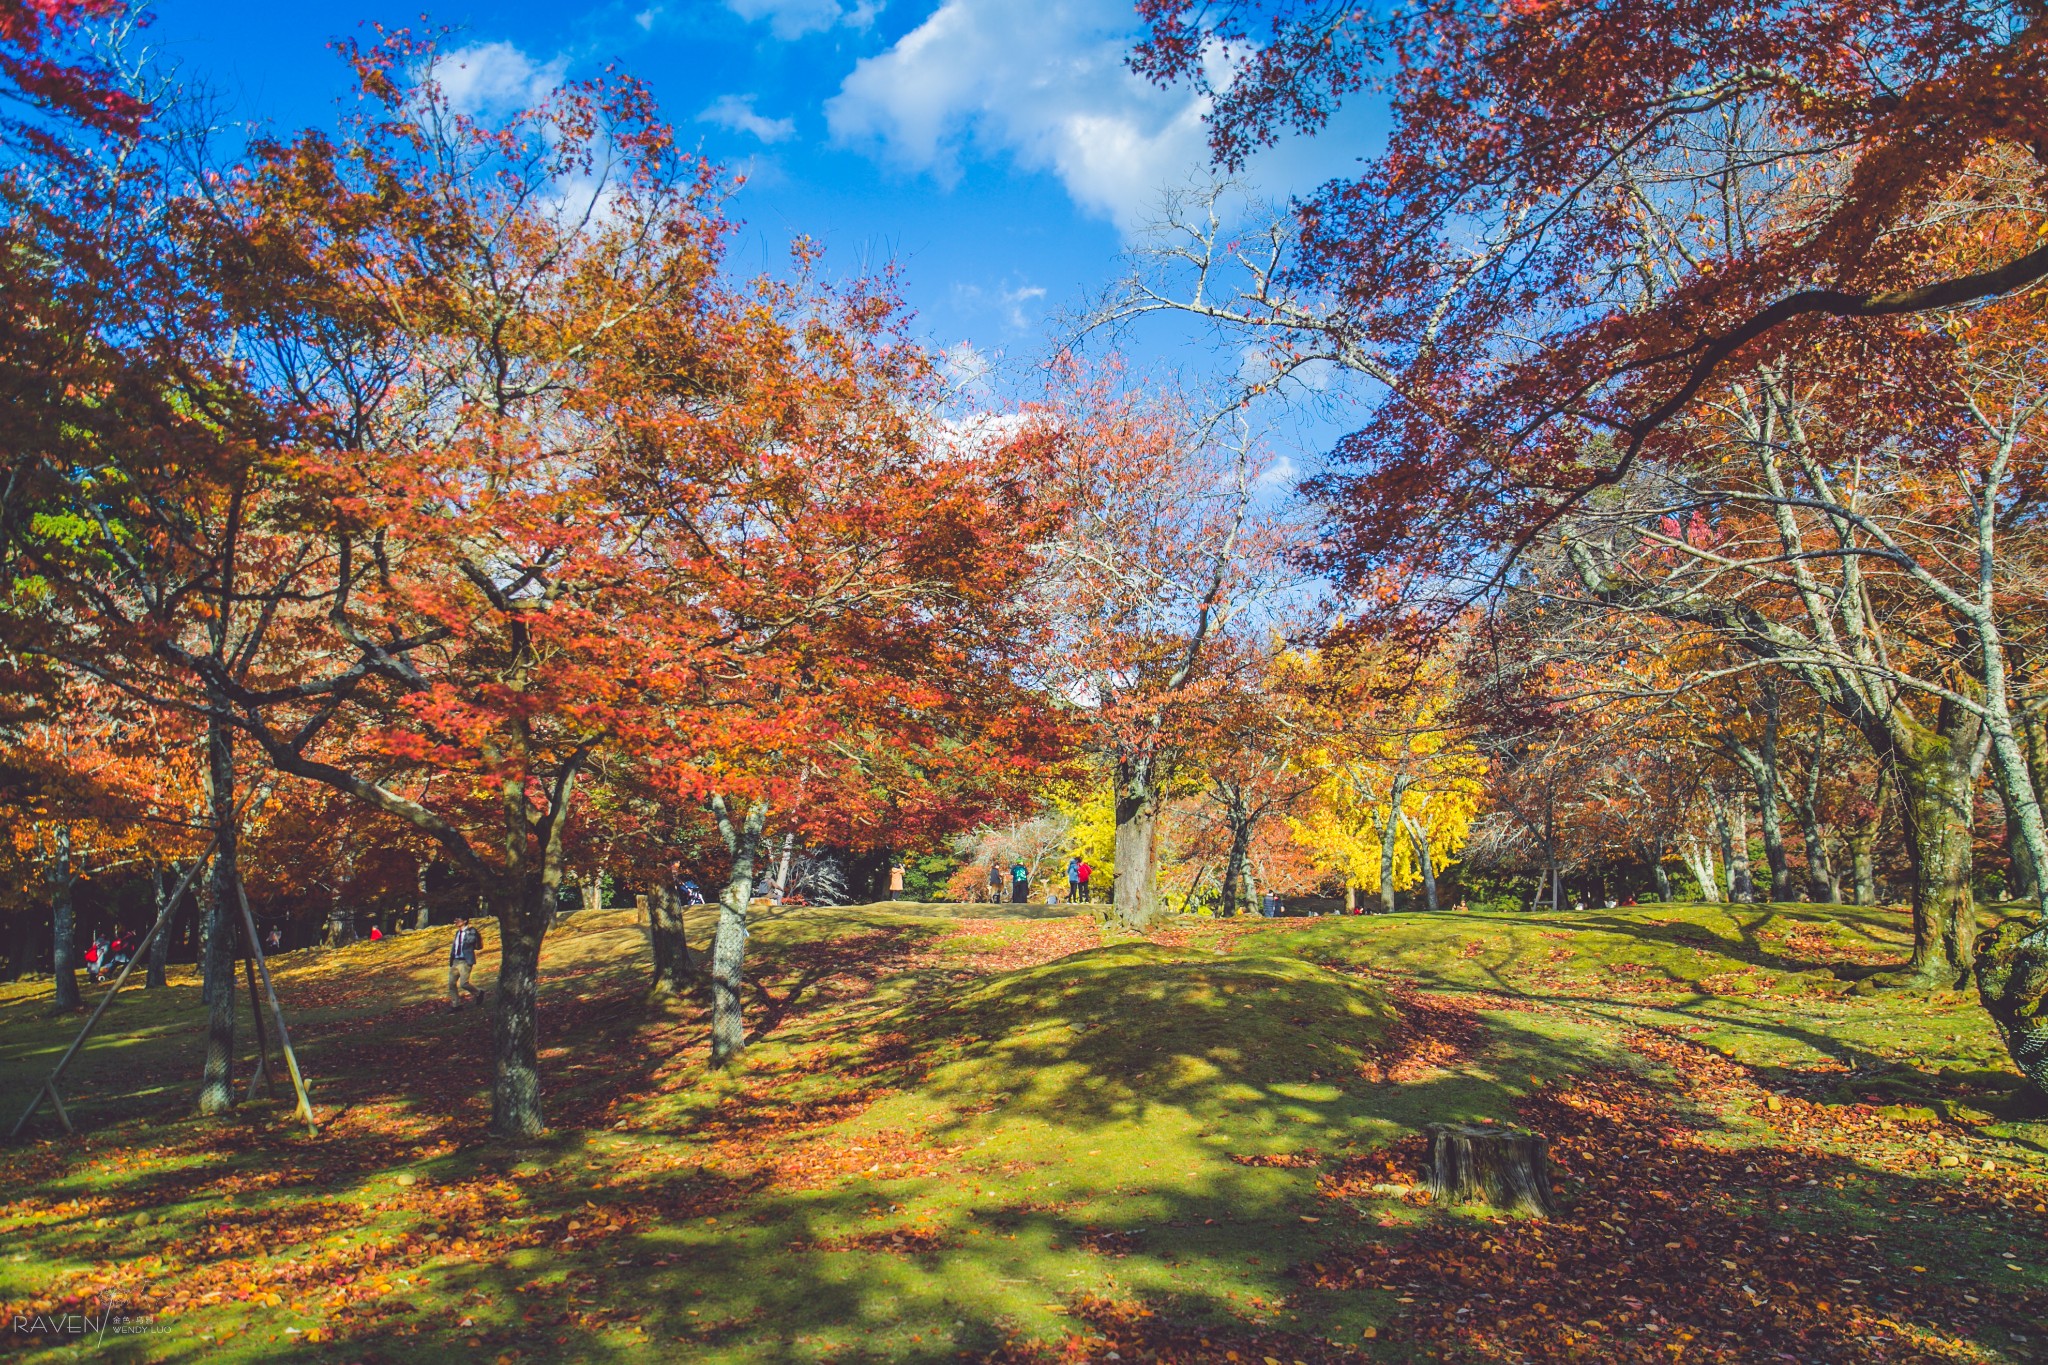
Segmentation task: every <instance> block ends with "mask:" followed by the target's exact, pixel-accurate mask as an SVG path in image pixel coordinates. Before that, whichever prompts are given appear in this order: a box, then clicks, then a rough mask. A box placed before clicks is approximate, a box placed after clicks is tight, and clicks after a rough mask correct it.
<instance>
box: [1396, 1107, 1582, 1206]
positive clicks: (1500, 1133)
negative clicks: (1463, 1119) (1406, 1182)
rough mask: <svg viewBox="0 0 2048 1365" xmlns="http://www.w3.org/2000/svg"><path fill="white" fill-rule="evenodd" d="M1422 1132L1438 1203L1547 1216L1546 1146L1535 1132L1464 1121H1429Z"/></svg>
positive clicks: (1431, 1182) (1548, 1156)
mask: <svg viewBox="0 0 2048 1365" xmlns="http://www.w3.org/2000/svg"><path fill="white" fill-rule="evenodd" d="M1424 1131H1425V1132H1427V1133H1428V1134H1429V1189H1430V1193H1431V1194H1432V1195H1433V1196H1434V1197H1435V1198H1437V1199H1438V1200H1440V1201H1443V1202H1445V1203H1452V1204H1491V1205H1492V1206H1493V1207H1494V1208H1497V1209H1501V1210H1504V1211H1506V1212H1509V1213H1528V1214H1533V1215H1535V1216H1536V1217H1538V1218H1548V1217H1549V1216H1550V1215H1551V1212H1552V1205H1551V1195H1550V1144H1549V1143H1547V1142H1545V1141H1544V1140H1543V1138H1542V1137H1541V1136H1539V1135H1538V1134H1535V1133H1527V1132H1520V1131H1518V1130H1516V1129H1513V1128H1480V1127H1473V1126H1471V1125H1468V1124H1463V1123H1432V1124H1429V1125H1428V1126H1427V1127H1426V1128H1425V1129H1424Z"/></svg>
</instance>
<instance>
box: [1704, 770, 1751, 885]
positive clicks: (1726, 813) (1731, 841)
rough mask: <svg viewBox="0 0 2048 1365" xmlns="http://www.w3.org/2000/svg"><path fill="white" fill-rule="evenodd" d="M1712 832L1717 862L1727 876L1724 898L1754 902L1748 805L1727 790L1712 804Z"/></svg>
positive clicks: (1720, 793) (1719, 794)
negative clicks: (1715, 837)
mask: <svg viewBox="0 0 2048 1365" xmlns="http://www.w3.org/2000/svg"><path fill="white" fill-rule="evenodd" d="M1714 832H1715V833H1716V834H1718V835H1719V836H1720V839H1721V861H1722V863H1723V864H1724V865H1725V867H1726V870H1727V873H1728V887H1727V890H1728V899H1729V900H1730V901H1733V902H1736V903H1738V904H1739V903H1741V902H1743V901H1749V900H1754V899H1756V883H1755V882H1754V881H1752V880H1751V879H1750V875H1749V804H1748V802H1746V801H1744V800H1743V799H1742V797H1741V796H1739V795H1737V794H1735V793H1732V792H1727V791H1722V792H1719V793H1717V795H1716V799H1715V801H1714Z"/></svg>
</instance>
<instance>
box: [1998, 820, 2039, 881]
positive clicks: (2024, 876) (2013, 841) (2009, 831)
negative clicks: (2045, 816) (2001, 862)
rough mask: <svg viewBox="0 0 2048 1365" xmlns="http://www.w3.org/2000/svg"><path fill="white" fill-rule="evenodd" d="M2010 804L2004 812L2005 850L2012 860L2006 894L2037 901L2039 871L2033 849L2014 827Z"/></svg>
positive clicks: (2014, 822)
mask: <svg viewBox="0 0 2048 1365" xmlns="http://www.w3.org/2000/svg"><path fill="white" fill-rule="evenodd" d="M2016 824H2017V821H2016V820H2015V818H2014V816H2013V813H2012V810H2011V808H2010V804H2008V807H2007V810H2006V813H2005V851H2006V855H2007V856H2008V857H2009V858H2011V860H2012V875H2011V876H2010V877H2009V878H2007V882H2008V885H2007V886H2006V888H2005V889H2006V894H2008V895H2009V896H2011V897H2012V898H2013V899H2014V900H2018V901H2039V900H2040V899H2041V873H2040V870H2039V869H2038V868H2036V867H2035V866H2034V851H2033V848H2032V846H2031V845H2029V844H2028V843H2027V841H2026V840H2025V839H2024V838H2022V837H2021V836H2020V834H2019V831H2018V830H2017V829H2016V828H2015V825H2016Z"/></svg>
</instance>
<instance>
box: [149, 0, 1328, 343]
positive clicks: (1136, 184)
mask: <svg viewBox="0 0 2048 1365" xmlns="http://www.w3.org/2000/svg"><path fill="white" fill-rule="evenodd" d="M422 10H424V12H425V14H426V17H427V18H428V20H429V21H430V22H431V23H433V24H436V25H442V26H446V27H449V28H451V29H453V30H455V33H454V36H453V37H451V38H450V39H448V40H447V46H448V47H449V48H451V49H453V50H455V52H456V56H457V57H458V58H459V60H460V61H461V63H462V66H461V71H460V74H458V75H456V76H454V77H452V78H450V77H444V79H461V80H472V81H474V82H476V83H477V85H478V87H479V89H482V90H486V91H491V92H496V93H499V94H501V95H502V94H505V93H508V92H510V93H516V92H518V91H520V90H522V89H534V90H544V89H546V88H547V87H548V86H549V85H551V84H552V83H553V82H554V81H556V80H559V79H561V78H563V77H565V76H566V77H570V78H573V77H576V76H580V75H587V74H590V73H592V72H594V71H595V70H597V69H598V68H599V67H601V66H602V65H603V64H604V63H606V62H617V63H618V64H619V65H620V66H621V67H622V68H623V69H625V70H627V71H629V72H631V73H632V74H634V75H636V76H638V77H640V78H641V79H643V80H645V81H646V82H648V84H649V85H650V86H651V87H652V89H653V90H654V92H655V94H656V96H657V97H658V98H659V99H660V101H661V103H662V107H663V110H664V112H665V114H666V115H667V116H668V118H669V119H670V120H671V121H672V122H673V123H674V124H675V125H676V126H677V127H678V128H679V129H681V130H682V132H683V135H684V137H685V138H686V139H689V138H696V139H700V140H701V145H702V149H703V150H704V152H705V153H706V154H707V155H709V156H711V157H712V158H713V159H714V160H717V161H719V162H721V163H723V164H725V165H727V166H729V167H731V168H733V169H735V170H739V171H743V172H744V173H745V174H746V175H747V176H748V183H747V185H746V186H745V188H744V189H742V190H741V192H740V193H739V195H738V196H737V197H736V199H735V200H734V202H733V204H732V211H733V213H734V214H735V216H737V217H739V218H740V219H742V220H743V221H744V222H745V223H746V230H745V232H744V233H743V235H742V238H741V244H740V258H739V263H740V264H742V265H744V266H746V267H749V268H755V269H758V268H762V267H768V268H774V267H775V266H776V265H777V264H779V263H780V262H781V261H782V260H783V259H785V256H784V249H785V247H786V244H787V243H788V241H789V239H790V238H791V237H792V236H794V235H796V234H799V233H802V234H807V235H809V236H811V237H813V238H815V239H817V240H818V241H820V242H822V243H824V244H825V246H826V248H827V250H828V253H829V255H828V259H829V260H830V261H831V262H832V263H834V265H836V267H837V268H838V269H839V270H841V271H844V272H848V273H851V272H856V271H863V270H871V269H876V268H879V267H881V266H883V265H885V264H890V263H893V264H894V265H895V266H896V267H897V269H898V270H899V272H900V277H901V280H902V284H903V288H904V292H905V294H906V296H907V297H908V299H909V301H910V303H911V304H912V306H913V307H914V308H916V310H917V312H918V314H919V317H920V319H921V329H922V331H923V332H924V334H925V335H926V336H927V337H928V339H929V340H930V341H931V342H932V343H933V344H935V345H938V346H953V345H956V344H958V343H963V342H964V343H969V344H971V345H973V346H974V347H976V348H977V349H978V350H980V351H981V352H982V353H984V354H985V355H990V356H996V355H1001V356H1005V357H1008V358H1009V359H1011V360H1028V359H1029V358H1031V357H1033V356H1036V355H1039V354H1042V353H1043V352H1044V350H1045V349H1046V348H1047V347H1048V346H1049V345H1050V344H1052V343H1053V342H1054V341H1055V340H1057V339H1058V337H1059V335H1060V334H1061V333H1060V317H1061V315H1062V313H1063V312H1070V311H1071V310H1074V309H1077V308H1080V307H1082V306H1084V305H1085V303H1086V302H1087V301H1088V300H1089V299H1090V298H1091V297H1092V296H1094V295H1095V294H1097V293H1098V292H1099V291H1100V290H1101V289H1102V288H1103V287H1104V286H1105V285H1106V284H1108V283H1109V282H1110V281H1111V280H1113V279H1114V278H1116V277H1117V275H1118V274H1119V273H1120V267H1119V264H1118V259H1119V254H1120V253H1121V252H1122V251H1123V250H1124V249H1125V248H1126V247H1127V246H1129V245H1130V244H1131V242H1132V241H1133V240H1134V238H1135V236H1136V234H1137V233H1138V231H1139V230H1140V229H1141V227H1142V225H1143V224H1144V222H1145V221H1147V219H1148V216H1149V215H1150V214H1151V212H1152V210H1153V209H1154V207H1155V206H1156V204H1157V202H1158V194H1159V192H1160V190H1161V188H1162V187H1165V186H1168V185H1172V184H1176V183H1178V184H1186V183H1187V182H1188V180H1189V178H1190V177H1191V176H1198V175H1200V174H1201V173H1202V167H1203V166H1204V164H1205V160H1206V157H1205V150H1204V144H1203V132H1202V128H1201V123H1200V115H1201V108H1200V106H1199V104H1198V103H1197V102H1196V100H1195V97H1194V96H1193V95H1192V94H1191V93H1190V92H1188V91H1186V90H1173V91H1160V90H1155V89H1153V88H1151V87H1149V86H1147V85H1145V84H1144V83H1142V82H1140V81H1139V80H1137V79H1136V78H1135V77H1133V76H1132V75H1130V73H1129V72H1128V71H1127V70H1125V68H1124V67H1123V64H1122V60H1123V55H1124V52H1125V50H1126V48H1127V46H1128V44H1129V41H1130V39H1131V36H1132V34H1133V32H1134V29H1135V21H1134V18H1133V14H1132V8H1131V5H1130V3H1129V0H612V2H610V3H595V4H579V3H574V0H563V2H558V3H535V2H534V0H498V2H497V3H491V4H479V3H475V2H474V0H447V2H446V3H441V4H427V3H425V2H424V0H410V3H386V0H296V3H289V2H288V3H282V4H280V3H277V0H267V2H265V3H258V2H257V0H158V3H157V5H156V10H155V13H156V19H155V22H154V24H153V26H152V28H151V30H150V41H151V42H152V44H153V45H154V46H155V47H156V48H157V49H158V51H159V52H160V54H161V55H162V57H164V58H165V59H167V60H168V61H169V62H170V63H172V64H174V65H175V66H177V67H178V68H179V69H180V70H181V72H183V73H184V74H185V76H186V77H188V78H189V79H191V80H192V81H194V82H196V83H199V84H203V85H205V86H206V87H208V88H209V89H211V90H212V91H213V93H214V94H215V95H216V97H217V98H219V99H220V100H221V101H222V103H223V106H224V112H225V113H226V114H227V115H228V116H229V117H231V118H234V119H237V120H243V121H250V122H256V123H267V124H269V125H271V126H272V127H273V128H275V129H280V130H281V129H286V128H290V127H296V126H299V125H303V124H307V123H316V124H317V123H328V122H331V121H332V120H333V117H334V114H335V109H336V103H335V102H336V100H337V99H338V98H339V97H340V96H341V95H342V94H343V92H344V90H345V88H346V77H345V73H344V71H343V68H342V66H341V64H340V62H339V61H338V60H336V59H335V57H334V56H333V55H332V53H331V52H330V51H329V50H328V48H327V44H328V42H329V40H331V39H333V38H336V37H340V36H345V35H349V34H355V33H360V32H362V31H363V30H362V28H361V25H362V24H363V22H364V21H366V20H374V21H380V22H384V23H387V24H406V23H415V24H416V23H417V22H418V21H419V18H420V15H421V13H422ZM1357 131H1358V130H1356V129H1353V130H1351V131H1350V133H1349V134H1347V135H1346V136H1344V137H1339V136H1338V135H1336V134H1331V135H1326V136H1325V137H1324V138H1322V139H1320V140H1319V141H1318V142H1317V143H1316V144H1313V145H1301V146H1295V147H1289V148H1284V149H1282V150H1281V151H1279V152H1277V153H1274V154H1271V155H1269V156H1267V157H1266V158H1264V159H1263V160H1262V161H1261V162H1260V163H1258V164H1257V165H1255V167H1254V172H1253V174H1254V176H1255V177H1256V178H1257V180H1258V182H1259V188H1260V189H1261V191H1262V192H1265V193H1268V194H1272V195H1284V194H1285V193H1287V192H1290V191H1293V190H1299V189H1305V188H1307V187H1308V186H1310V185H1312V184H1313V183H1314V182H1315V181H1316V180H1318V179H1320V178H1321V177H1322V176H1323V175H1327V174H1331V173H1341V171H1342V169H1343V167H1344V165H1345V162H1346V160H1348V157H1350V156H1355V155H1357V154H1358V153H1359V152H1360V151H1363V150H1366V149H1365V148H1363V147H1357V148H1353V147H1349V146H1341V145H1338V144H1340V143H1345V142H1350V141H1354V140H1357V138H1356V134H1357ZM1140 344H1141V345H1142V346H1144V347H1146V348H1147V349H1148V350H1149V352H1150V354H1146V355H1141V356H1138V357H1134V359H1136V360H1137V361H1138V363H1139V364H1140V365H1142V366H1145V367H1148V368H1152V369H1161V368H1172V367H1179V366H1187V367H1201V366H1205V365H1210V364H1219V363H1221V364H1228V363H1231V360H1230V358H1229V357H1227V356H1226V357H1223V358H1221V359H1218V358H1217V357H1216V355H1215V353H1214V352H1213V351H1212V350H1210V349H1209V343H1208V341H1207V340H1206V339H1200V340H1198V339H1197V338H1196V337H1195V335H1194V333H1193V332H1192V331H1181V330H1177V329H1174V328H1154V329H1152V330H1151V332H1150V334H1149V335H1147V336H1145V337H1143V338H1142V339H1141V341H1140Z"/></svg>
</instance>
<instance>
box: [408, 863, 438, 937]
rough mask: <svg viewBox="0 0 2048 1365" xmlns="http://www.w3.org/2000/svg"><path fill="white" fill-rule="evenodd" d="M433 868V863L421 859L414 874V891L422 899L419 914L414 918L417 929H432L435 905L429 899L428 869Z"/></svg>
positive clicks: (413, 923) (413, 925)
mask: <svg viewBox="0 0 2048 1365" xmlns="http://www.w3.org/2000/svg"><path fill="white" fill-rule="evenodd" d="M432 866H433V864H432V863H431V862H429V861H428V860H427V859H425V858H422V859H420V865H419V870H418V871H417V872H415V873H414V874H413V883H412V884H413V887H414V889H415V890H417V891H418V892H419V898H420V899H419V912H418V913H417V914H416V915H414V916H413V922H412V927H413V928H415V929H426V928H430V927H432V923H433V913H434V907H433V903H432V902H431V901H429V900H428V899H427V869H428V868H429V867H432Z"/></svg>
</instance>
